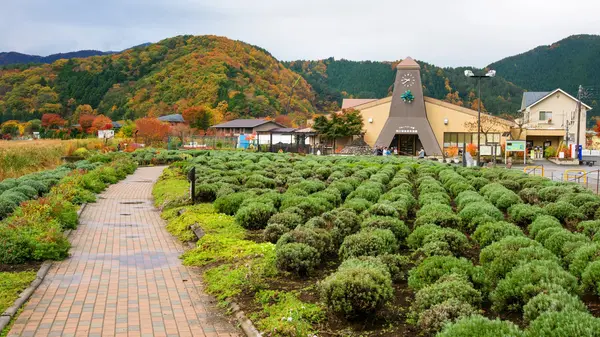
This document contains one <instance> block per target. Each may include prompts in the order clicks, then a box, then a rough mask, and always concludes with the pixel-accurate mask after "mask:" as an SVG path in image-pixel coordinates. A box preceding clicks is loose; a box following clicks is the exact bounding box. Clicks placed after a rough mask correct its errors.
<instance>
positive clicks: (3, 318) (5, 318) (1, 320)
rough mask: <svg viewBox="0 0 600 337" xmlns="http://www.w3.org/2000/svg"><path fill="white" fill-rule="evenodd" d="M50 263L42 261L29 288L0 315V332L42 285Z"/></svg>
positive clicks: (49, 261) (82, 208)
mask: <svg viewBox="0 0 600 337" xmlns="http://www.w3.org/2000/svg"><path fill="white" fill-rule="evenodd" d="M86 206H87V203H84V204H82V205H81V207H79V210H78V211H77V219H79V217H80V216H81V213H83V210H84V209H85V207H86ZM72 232H73V230H72V229H68V230H66V231H65V236H66V237H69V235H71V233H72ZM52 263H53V261H52V260H46V261H44V263H42V266H41V267H40V269H39V270H38V272H37V275H36V277H35V279H34V280H33V281H32V282H31V284H30V285H29V287H27V288H26V289H25V290H23V291H22V292H21V294H19V298H17V299H16V300H15V302H14V303H13V305H11V306H10V307H8V308H7V309H6V310H5V311H4V312H3V313H2V315H0V332H2V330H4V328H6V326H7V325H8V324H9V323H10V320H11V319H12V318H13V316H14V315H15V314H16V313H17V312H18V311H19V309H21V307H22V306H23V305H24V304H25V303H26V302H27V301H28V300H29V298H30V297H31V295H33V293H34V292H35V291H36V289H37V288H38V287H39V286H40V284H42V282H43V281H44V278H45V277H46V275H47V274H48V271H49V270H50V267H52Z"/></svg>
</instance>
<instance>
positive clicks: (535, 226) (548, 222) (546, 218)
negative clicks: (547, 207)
mask: <svg viewBox="0 0 600 337" xmlns="http://www.w3.org/2000/svg"><path fill="white" fill-rule="evenodd" d="M548 228H562V225H561V224H560V221H558V219H557V218H555V217H553V216H551V215H540V216H538V217H537V218H535V220H534V221H533V222H532V223H531V225H529V236H531V237H532V238H535V237H536V236H537V235H538V234H539V233H540V232H541V231H543V230H544V229H548Z"/></svg>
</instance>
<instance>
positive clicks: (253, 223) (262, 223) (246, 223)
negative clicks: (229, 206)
mask: <svg viewBox="0 0 600 337" xmlns="http://www.w3.org/2000/svg"><path fill="white" fill-rule="evenodd" d="M275 212H276V210H275V207H274V206H273V205H272V204H268V203H267V204H263V203H258V202H254V203H251V204H248V205H247V206H244V207H242V208H240V209H239V210H238V211H237V213H236V214H235V220H236V221H237V222H238V223H239V224H240V225H241V226H242V227H244V228H247V229H262V228H265V227H266V226H267V222H268V221H269V219H270V218H271V217H272V216H273V214H275Z"/></svg>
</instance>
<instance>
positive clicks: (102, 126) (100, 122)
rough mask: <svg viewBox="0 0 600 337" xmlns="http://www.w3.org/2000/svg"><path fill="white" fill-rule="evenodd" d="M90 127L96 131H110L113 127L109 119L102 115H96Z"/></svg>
mask: <svg viewBox="0 0 600 337" xmlns="http://www.w3.org/2000/svg"><path fill="white" fill-rule="evenodd" d="M92 127H93V128H94V129H96V130H110V129H112V127H113V126H112V121H111V120H110V118H108V117H106V116H104V115H98V116H96V118H94V121H93V123H92Z"/></svg>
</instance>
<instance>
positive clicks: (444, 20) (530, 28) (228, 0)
mask: <svg viewBox="0 0 600 337" xmlns="http://www.w3.org/2000/svg"><path fill="white" fill-rule="evenodd" d="M8 1H9V3H8V4H3V10H2V12H1V13H0V31H2V32H3V34H1V35H0V50H2V51H8V50H16V51H21V52H28V53H37V54H43V55H45V54H50V53H56V52H65V51H71V50H78V49H102V50H121V49H125V48H127V47H130V46H132V45H136V44H139V43H143V42H148V41H151V42H152V41H158V40H161V39H163V38H167V37H171V36H174V35H178V34H195V35H201V34H215V35H222V36H227V37H230V38H234V39H239V40H243V41H246V42H249V43H252V44H255V45H258V46H261V47H263V48H265V49H267V50H269V51H270V52H271V53H272V54H273V55H274V56H276V57H277V58H279V59H282V60H293V59H319V58H327V57H330V56H333V57H336V58H346V59H353V60H364V59H371V60H396V59H400V58H403V57H405V56H407V55H410V56H412V57H414V58H417V59H420V60H424V61H427V62H430V63H434V64H436V65H440V66H458V65H475V66H484V65H487V64H489V63H491V62H494V61H496V60H499V59H501V58H504V57H506V56H510V55H513V54H516V53H521V52H524V51H527V50H529V49H532V48H534V47H536V46H538V45H541V44H550V43H552V42H555V41H558V40H560V39H562V38H565V37H567V36H569V35H572V34H581V33H587V34H598V33H599V31H600V26H599V25H598V23H599V22H598V21H599V20H598V19H597V17H596V14H595V13H597V12H598V11H599V10H600V2H596V1H591V0H572V1H570V2H564V1H558V0H545V1H543V0H504V1H502V2H500V1H481V0H478V1H476V0H455V1H448V0H444V1H440V0H421V1H410V2H409V1H406V0H370V1H364V0H345V1H342V0H329V1H327V0H305V1H298V0H296V1H291V0H255V1H248V0H218V1H214V0H212V1H211V0H197V1H194V0H170V1H169V0H146V1H144V0H121V1H120V0H103V1H84V0H55V1H46V0H20V1H18V0H8Z"/></svg>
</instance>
